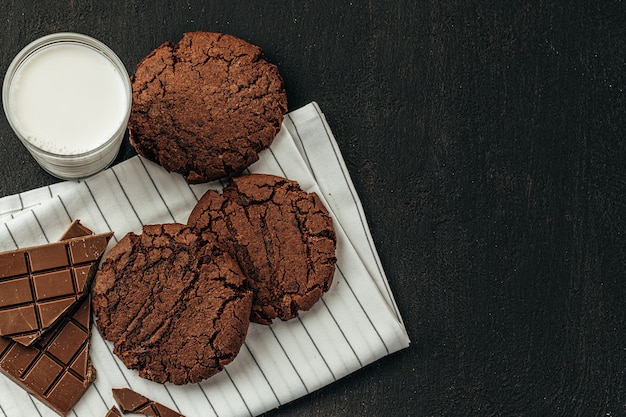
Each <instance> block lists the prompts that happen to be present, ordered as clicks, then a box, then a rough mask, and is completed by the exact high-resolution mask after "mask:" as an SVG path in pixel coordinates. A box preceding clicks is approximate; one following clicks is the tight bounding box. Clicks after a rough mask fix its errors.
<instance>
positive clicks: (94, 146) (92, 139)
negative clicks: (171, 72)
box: [2, 33, 132, 179]
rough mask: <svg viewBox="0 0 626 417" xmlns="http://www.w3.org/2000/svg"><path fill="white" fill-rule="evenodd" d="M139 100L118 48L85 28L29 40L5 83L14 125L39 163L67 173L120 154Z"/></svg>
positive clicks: (90, 170) (93, 168)
mask: <svg viewBox="0 0 626 417" xmlns="http://www.w3.org/2000/svg"><path fill="white" fill-rule="evenodd" d="M131 101H132V90H131V85H130V79H129V76H128V73H127V72H126V68H125V67H124V64H123V63H122V62H121V61H120V59H119V58H118V57H117V55H115V53H114V52H113V51H112V50H111V49H110V48H109V47H107V46H106V45H104V44H103V43H102V42H100V41H98V40H96V39H93V38H91V37H89V36H86V35H82V34H78V33H55V34H51V35H48V36H44V37H42V38H40V39H37V40H35V41H33V42H32V43H30V44H29V45H27V46H26V47H25V48H24V49H22V51H20V52H19V53H18V55H17V56H16V57H15V58H14V59H13V61H12V62H11V64H10V65H9V68H8V70H7V73H6V76H5V78H4V83H3V85H2V104H3V105H4V112H5V114H6V117H7V119H8V121H9V124H10V125H11V128H12V129H13V131H14V132H15V134H16V135H17V136H18V138H19V139H20V140H21V141H22V143H23V144H24V146H25V147H26V148H27V149H28V151H29V152H30V153H31V155H32V156H33V157H34V158H35V160H36V161H37V162H38V163H39V165H41V167H42V168H43V169H45V170H46V171H48V172H49V173H50V174H52V175H54V176H56V177H58V178H62V179H77V178H84V177H88V176H90V175H93V174H95V173H96V172H98V171H100V170H102V169H104V168H106V167H108V166H109V165H110V164H111V163H112V162H113V160H114V159H115V157H116V156H117V154H118V152H119V149H120V145H121V143H122V140H123V139H124V134H125V133H126V128H127V123H128V117H129V115H130V107H131Z"/></svg>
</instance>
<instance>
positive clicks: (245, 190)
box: [188, 174, 336, 324]
mask: <svg viewBox="0 0 626 417" xmlns="http://www.w3.org/2000/svg"><path fill="white" fill-rule="evenodd" d="M188 224H189V225H190V226H192V227H194V228H196V229H197V230H198V233H199V234H200V235H201V236H202V238H203V239H206V240H210V239H211V238H212V236H216V239H217V240H218V241H219V242H221V243H222V244H223V245H224V246H225V247H226V248H227V250H228V251H229V253H230V254H231V255H232V256H233V257H234V258H236V259H237V261H238V262H239V265H240V267H241V269H242V271H243V272H244V274H245V275H246V283H247V285H248V287H249V288H250V289H251V290H252V291H253V293H254V301H253V305H252V316H251V320H252V321H254V322H256V323H261V324H270V323H271V322H272V319H274V318H276V317H278V318H280V319H282V320H288V319H292V318H294V317H296V316H297V314H298V310H308V309H310V308H311V307H312V306H313V305H314V304H315V303H316V302H317V301H318V300H319V299H320V298H321V296H322V295H323V293H324V292H326V291H327V290H328V289H329V287H330V285H331V282H332V279H333V274H334V270H335V263H336V258H335V248H336V237H335V232H334V229H333V224H332V220H331V218H330V216H329V214H328V211H327V210H326V208H325V207H324V205H323V204H322V202H321V201H320V199H319V197H318V196H317V195H316V194H314V193H307V192H306V191H304V190H302V188H300V186H299V184H298V183H296V182H295V181H290V180H288V179H285V178H281V177H276V176H273V175H264V174H253V175H246V176H241V177H237V178H234V179H233V180H232V182H231V183H230V184H229V185H228V186H227V187H226V188H225V189H224V191H223V193H222V194H219V193H217V192H215V191H208V192H207V193H206V194H204V196H202V198H201V199H200V200H199V201H198V203H197V205H196V206H195V208H194V209H193V211H192V213H191V214H190V216H189V219H188Z"/></svg>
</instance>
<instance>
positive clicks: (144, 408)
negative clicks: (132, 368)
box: [113, 388, 185, 417]
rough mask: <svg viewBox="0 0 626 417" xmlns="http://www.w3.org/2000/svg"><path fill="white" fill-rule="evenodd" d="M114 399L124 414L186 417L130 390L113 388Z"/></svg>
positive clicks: (153, 416)
mask: <svg viewBox="0 0 626 417" xmlns="http://www.w3.org/2000/svg"><path fill="white" fill-rule="evenodd" d="M113 398H115V402H117V405H118V406H119V407H120V409H121V410H122V412H123V413H141V414H145V415H147V416H152V417H185V416H183V415H182V414H179V413H178V412H176V411H174V410H172V409H171V408H168V407H166V406H164V405H163V404H159V403H158V402H156V401H153V400H151V399H149V398H147V397H144V396H143V395H141V394H139V393H138V392H135V391H133V390H131V389H129V388H113Z"/></svg>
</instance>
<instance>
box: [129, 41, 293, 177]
mask: <svg viewBox="0 0 626 417" xmlns="http://www.w3.org/2000/svg"><path fill="white" fill-rule="evenodd" d="M131 81H132V88H133V105H132V109H131V115H130V120H129V131H130V141H131V144H132V145H133V147H134V148H135V149H136V151H137V152H138V153H139V154H140V155H143V156H144V157H146V158H147V159H150V160H152V161H154V162H157V163H158V164H160V165H161V166H163V167H164V168H165V169H167V170H168V171H171V172H178V173H180V174H182V175H183V176H184V177H185V179H186V180H187V181H188V182H189V183H200V182H205V181H210V180H214V179H218V178H222V177H225V176H228V175H231V174H238V173H240V172H241V171H243V170H244V169H245V168H247V167H248V166H249V165H250V164H252V163H253V162H255V161H257V160H258V153H259V152H260V151H262V150H263V149H266V148H267V147H269V146H270V144H271V143H272V141H273V139H274V137H275V136H276V134H277V133H278V130H279V129H280V126H281V123H282V120H283V116H284V114H285V113H286V112H287V96H286V94H285V89H284V85H283V84H284V83H283V79H282V77H281V75H280V73H279V72H278V69H277V67H276V66H275V65H273V64H271V63H270V62H268V61H267V59H266V58H265V57H264V56H263V54H262V51H261V49H260V48H259V47H257V46H255V45H252V44H250V43H248V42H246V41H244V40H241V39H239V38H237V37H235V36H232V35H228V34H220V33H213V32H190V33H185V34H184V36H183V38H182V39H181V40H180V41H179V42H178V43H176V44H174V43H171V42H166V43H164V44H163V45H161V46H159V47H158V48H156V49H155V50H154V51H152V52H151V53H150V54H149V55H148V56H147V57H145V58H144V59H143V60H142V61H141V62H140V63H139V65H138V66H137V70H136V73H135V75H134V76H133V77H132V80H131Z"/></svg>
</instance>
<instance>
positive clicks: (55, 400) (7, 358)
mask: <svg viewBox="0 0 626 417" xmlns="http://www.w3.org/2000/svg"><path fill="white" fill-rule="evenodd" d="M90 330H91V297H89V296H87V297H84V298H83V299H82V301H81V302H80V304H79V305H78V308H77V309H75V310H74V311H73V313H72V314H71V315H66V316H64V317H63V318H62V319H61V320H60V321H59V322H58V323H57V324H56V325H55V326H54V327H52V328H51V329H50V330H49V331H48V332H46V333H45V334H44V335H43V336H42V337H41V338H40V339H39V340H37V341H36V342H35V343H33V344H32V345H31V346H23V345H21V344H19V343H17V342H16V341H14V340H11V339H9V338H6V337H0V371H1V372H2V373H3V374H5V375H7V376H8V377H9V378H11V379H12V380H13V381H14V382H15V383H17V384H18V385H19V386H21V387H22V388H24V389H25V390H27V391H28V392H30V393H31V394H32V395H34V396H35V397H36V398H38V399H39V400H40V401H41V402H43V403H44V404H46V405H47V406H48V407H50V408H51V409H53V410H54V411H56V412H57V413H59V414H60V415H61V416H65V415H66V414H67V413H68V412H69V411H70V410H71V409H72V407H74V405H75V404H76V402H77V401H78V399H79V398H80V397H81V396H82V395H83V394H84V393H85V391H86V390H87V388H89V386H90V385H91V383H92V382H93V380H94V379H95V377H96V374H95V369H94V368H93V366H92V364H91V360H90V359H89V339H90V335H91V333H90Z"/></svg>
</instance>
